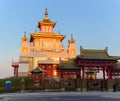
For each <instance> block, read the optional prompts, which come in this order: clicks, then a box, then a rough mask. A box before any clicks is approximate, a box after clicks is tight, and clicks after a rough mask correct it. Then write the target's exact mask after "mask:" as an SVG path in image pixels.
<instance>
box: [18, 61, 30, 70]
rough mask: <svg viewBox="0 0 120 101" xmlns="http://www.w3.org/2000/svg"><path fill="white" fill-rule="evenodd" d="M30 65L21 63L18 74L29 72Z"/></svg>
mask: <svg viewBox="0 0 120 101" xmlns="http://www.w3.org/2000/svg"><path fill="white" fill-rule="evenodd" d="M28 70H29V67H28V63H19V68H18V72H28Z"/></svg>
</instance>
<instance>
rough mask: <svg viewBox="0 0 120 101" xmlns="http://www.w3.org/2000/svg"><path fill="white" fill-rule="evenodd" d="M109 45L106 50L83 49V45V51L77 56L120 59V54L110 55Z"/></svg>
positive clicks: (81, 57) (82, 57)
mask: <svg viewBox="0 0 120 101" xmlns="http://www.w3.org/2000/svg"><path fill="white" fill-rule="evenodd" d="M107 51H108V49H107V47H106V48H105V49H104V50H92V49H83V48H82V47H81V53H80V55H78V56H77V58H80V59H101V60H118V59H120V56H110V55H109V54H108V52H107Z"/></svg>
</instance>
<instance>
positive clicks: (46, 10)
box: [44, 8, 48, 18]
mask: <svg viewBox="0 0 120 101" xmlns="http://www.w3.org/2000/svg"><path fill="white" fill-rule="evenodd" d="M44 15H45V18H48V9H47V8H46V9H45V13H44Z"/></svg>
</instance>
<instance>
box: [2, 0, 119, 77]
mask: <svg viewBox="0 0 120 101" xmlns="http://www.w3.org/2000/svg"><path fill="white" fill-rule="evenodd" d="M45 8H48V12H49V18H50V19H51V20H52V21H57V25H56V26H55V29H54V31H55V32H58V30H60V32H61V33H62V34H66V35H67V36H66V39H65V40H64V41H63V44H64V45H65V46H67V45H68V39H69V38H70V34H71V33H72V34H73V37H74V39H75V40H76V45H77V54H80V52H79V50H80V49H79V48H80V46H81V45H82V46H83V48H88V49H104V48H105V47H106V46H107V47H108V53H109V54H110V55H118V56H120V45H119V43H120V0H0V36H1V37H0V46H1V49H0V53H1V59H0V70H1V72H0V77H1V78H3V77H9V76H12V75H13V69H12V67H11V61H12V60H18V59H19V53H20V43H21V38H22V37H23V35H24V31H26V32H27V36H28V37H29V34H30V33H32V32H34V31H35V30H36V29H37V27H36V26H37V24H38V20H42V19H43V17H44V11H45ZM37 30H38V29H37ZM38 31H39V30H38Z"/></svg>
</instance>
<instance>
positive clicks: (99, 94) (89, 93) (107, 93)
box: [0, 92, 120, 98]
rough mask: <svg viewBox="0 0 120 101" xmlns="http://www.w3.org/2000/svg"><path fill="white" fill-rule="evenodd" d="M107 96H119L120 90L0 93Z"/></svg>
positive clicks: (16, 94)
mask: <svg viewBox="0 0 120 101" xmlns="http://www.w3.org/2000/svg"><path fill="white" fill-rule="evenodd" d="M75 95H77V96H78V95H82V96H85V95H86V96H87V95H89V96H105V97H111V96H112V97H119V98H120V92H34V93H28V92H23V93H6V94H0V98H3V97H16V96H75Z"/></svg>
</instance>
